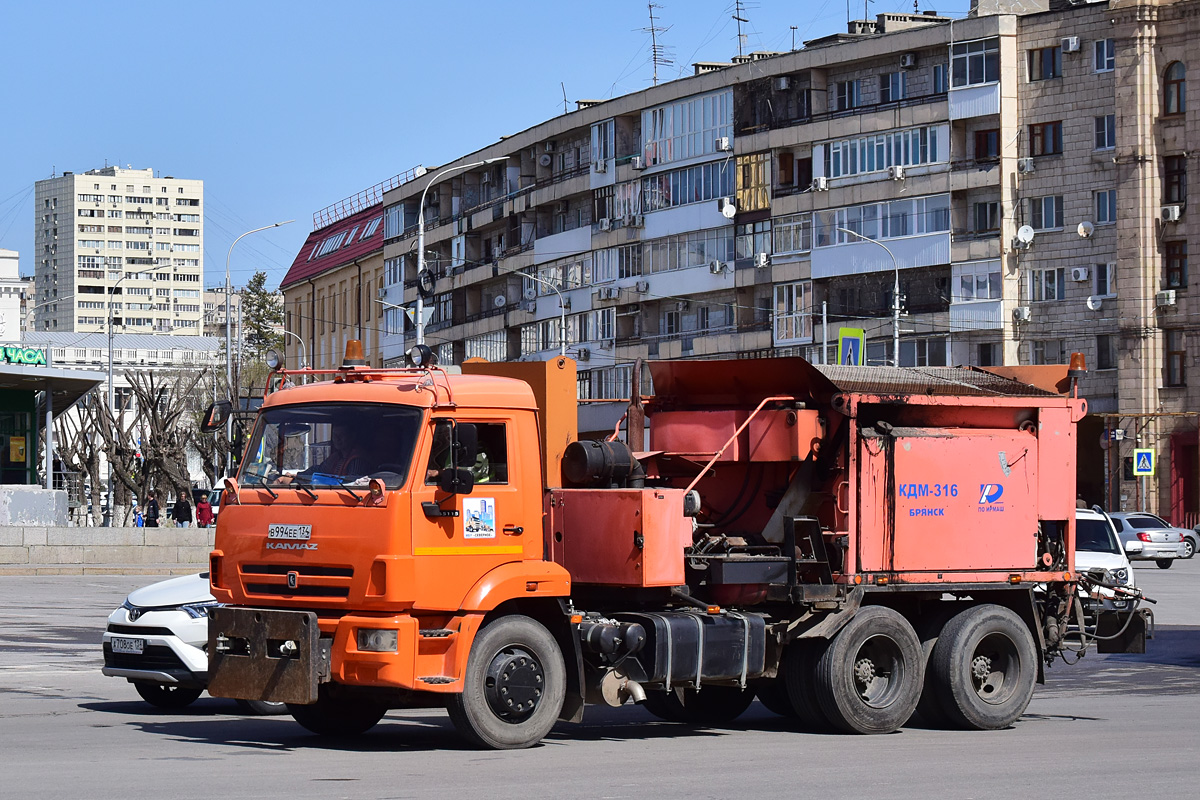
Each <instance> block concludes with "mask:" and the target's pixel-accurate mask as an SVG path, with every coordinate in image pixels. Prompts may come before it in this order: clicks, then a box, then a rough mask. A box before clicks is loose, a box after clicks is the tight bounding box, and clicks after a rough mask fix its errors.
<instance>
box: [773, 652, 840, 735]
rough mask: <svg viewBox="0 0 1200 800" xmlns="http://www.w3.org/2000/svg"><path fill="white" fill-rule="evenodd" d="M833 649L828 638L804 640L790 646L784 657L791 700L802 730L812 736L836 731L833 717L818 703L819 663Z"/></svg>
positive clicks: (785, 673)
mask: <svg viewBox="0 0 1200 800" xmlns="http://www.w3.org/2000/svg"><path fill="white" fill-rule="evenodd" d="M828 646H829V642H828V640H825V639H800V640H797V641H795V642H792V643H791V644H790V645H788V649H787V653H786V655H785V656H784V660H783V668H784V680H785V682H786V684H787V690H788V700H789V701H790V702H791V704H792V712H793V715H794V716H795V717H796V719H797V720H799V722H800V727H801V728H803V729H804V730H806V731H810V732H812V733H827V732H829V731H831V730H833V725H832V724H831V723H830V721H829V717H827V716H826V715H825V712H824V711H822V710H821V703H820V701H819V700H817V661H818V660H819V659H820V658H821V655H822V654H823V653H824V652H825V648H826V647H828Z"/></svg>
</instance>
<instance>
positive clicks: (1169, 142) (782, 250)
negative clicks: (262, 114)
mask: <svg viewBox="0 0 1200 800" xmlns="http://www.w3.org/2000/svg"><path fill="white" fill-rule="evenodd" d="M1197 20H1200V2H1197V1H1196V0H1141V1H1140V2H1136V1H1134V0H1109V1H1108V2H1105V1H1104V0H1100V2H1088V1H1087V0H1075V2H1072V1H1071V0H1021V1H1020V2H1013V1H1012V0H978V2H977V3H975V4H974V8H973V10H972V14H971V16H969V17H968V18H966V19H962V20H953V21H951V20H949V19H945V18H940V17H937V16H936V15H933V14H880V15H879V16H878V17H877V18H876V19H875V20H873V21H855V22H852V23H850V25H849V29H848V31H847V32H846V33H843V34H836V35H832V36H828V37H824V38H822V39H818V40H814V41H810V42H806V43H805V46H804V47H803V49H801V50H798V51H793V52H788V53H755V54H751V55H749V56H745V57H741V58H738V59H734V61H732V62H730V63H712V62H704V63H698V64H696V65H695V75H693V76H691V77H688V78H685V79H682V80H678V81H674V82H671V83H666V84H662V85H659V86H656V87H653V88H648V89H645V90H643V91H640V92H636V93H633V94H629V95H626V96H623V97H618V98H615V99H613V100H608V101H604V102H584V101H581V102H580V103H579V108H578V110H576V111H574V112H571V113H568V114H564V115H562V116H559V117H555V118H553V119H550V120H546V121H544V122H541V123H539V124H537V125H535V126H533V127H531V128H529V129H527V130H524V131H521V132H519V133H516V134H514V135H511V136H506V137H503V138H502V139H501V140H500V141H499V142H497V143H494V144H488V145H487V146H485V147H482V148H481V149H479V150H477V151H475V152H472V153H469V154H466V155H463V156H462V157H461V158H459V159H457V160H455V161H454V162H451V163H450V164H448V165H445V166H444V167H442V168H437V169H430V170H429V172H428V173H427V174H422V175H415V176H413V178H412V179H410V180H406V181H401V182H399V183H397V185H395V186H394V187H392V188H390V189H389V190H388V191H387V192H386V193H385V195H384V197H383V202H382V216H383V236H384V241H383V252H382V259H383V274H384V284H383V287H382V291H383V292H384V293H385V294H386V296H387V297H389V298H391V299H390V301H389V302H390V303H392V304H395V306H402V307H403V308H394V307H392V306H389V307H388V308H387V312H388V313H390V314H392V315H393V318H391V319H385V326H384V330H385V334H384V336H383V340H382V343H381V344H382V349H383V352H384V353H385V354H386V356H385V359H386V360H387V361H388V362H394V361H398V360H399V359H400V358H401V354H402V353H403V352H404V351H405V350H406V349H407V347H408V346H410V345H411V344H412V343H413V342H414V341H415V339H414V331H413V330H412V326H410V325H406V324H403V318H404V316H405V314H406V311H407V313H408V314H409V315H410V316H412V315H413V312H414V311H415V306H416V304H417V301H418V296H420V301H421V305H422V306H423V307H424V308H425V309H427V311H428V313H429V319H428V324H427V325H426V326H425V328H424V334H425V339H426V342H427V344H429V345H430V346H432V347H434V349H435V350H436V351H437V352H438V355H439V357H440V359H441V361H442V363H450V364H457V363H460V362H461V361H462V360H464V359H467V358H473V357H479V358H485V359H489V360H514V359H544V358H548V357H551V356H552V355H555V354H558V353H559V352H561V351H565V352H567V353H568V354H569V355H571V356H573V357H574V358H576V359H577V361H578V362H579V370H580V372H579V396H580V397H581V398H583V399H592V400H596V399H603V398H623V397H627V396H628V393H629V391H630V386H631V377H632V369H633V365H634V363H635V362H636V360H637V359H639V358H641V359H653V358H677V357H692V358H734V357H744V356H748V355H803V356H805V357H807V358H809V359H810V360H813V361H818V362H819V361H823V360H829V359H832V358H833V357H834V353H835V349H836V348H835V345H836V342H837V341H838V338H839V336H840V335H841V334H842V333H844V332H856V331H859V330H861V331H863V332H864V333H865V337H866V348H865V355H866V359H867V363H869V364H884V363H892V362H894V361H898V363H900V364H901V365H905V366H916V367H920V366H926V365H930V366H932V365H942V364H966V365H978V366H992V365H1002V364H1003V365H1024V364H1056V363H1058V364H1061V363H1066V361H1067V359H1068V357H1069V354H1070V353H1072V352H1081V353H1083V354H1085V356H1086V358H1087V363H1088V365H1089V369H1090V373H1089V376H1088V378H1087V380H1086V381H1085V383H1084V385H1083V387H1082V392H1083V393H1084V395H1085V396H1086V397H1087V399H1088V401H1089V411H1090V414H1089V416H1088V417H1087V419H1086V420H1085V421H1084V423H1083V424H1082V425H1081V428H1080V447H1081V454H1082V458H1081V459H1080V461H1081V464H1082V465H1083V466H1082V467H1081V471H1080V475H1079V489H1080V493H1081V495H1082V497H1083V498H1084V499H1085V500H1086V501H1088V502H1089V503H1093V502H1094V503H1101V504H1103V505H1105V506H1106V507H1108V508H1110V509H1121V508H1134V507H1144V508H1148V509H1150V510H1157V511H1159V512H1161V513H1162V514H1164V515H1165V516H1167V517H1169V518H1171V519H1172V520H1174V521H1177V522H1186V523H1188V524H1191V523H1192V522H1194V521H1195V517H1196V516H1197V512H1198V511H1200V447H1198V444H1200V442H1198V440H1197V420H1198V418H1197V416H1196V413H1195V411H1193V409H1198V408H1200V402H1197V401H1198V400H1200V390H1197V388H1196V386H1195V384H1196V383H1197V381H1196V380H1195V378H1194V376H1192V377H1193V380H1192V381H1191V384H1192V385H1191V386H1190V387H1189V380H1188V378H1189V372H1191V371H1192V370H1193V367H1194V365H1195V363H1196V359H1197V353H1200V348H1198V345H1197V338H1196V337H1197V335H1198V334H1197V327H1196V316H1197V314H1198V313H1200V301H1194V300H1192V299H1191V298H1190V297H1189V291H1188V283H1189V275H1188V267H1187V250H1188V240H1189V238H1190V233H1191V230H1192V228H1193V227H1195V226H1197V225H1198V224H1200V223H1196V222H1194V221H1193V220H1192V219H1190V218H1189V215H1188V212H1187V208H1188V196H1189V195H1188V192H1189V188H1188V180H1187V173H1188V172H1189V164H1190V161H1191V160H1192V159H1191V156H1190V154H1192V153H1195V152H1200V149H1198V148H1197V146H1196V145H1191V144H1190V142H1191V141H1193V139H1194V137H1195V136H1196V134H1195V133H1194V131H1196V122H1194V121H1193V120H1195V119H1196V114H1197V112H1198V111H1200V99H1198V100H1196V101H1192V100H1191V99H1190V98H1189V90H1188V69H1187V60H1188V52H1187V43H1188V42H1189V41H1190V40H1191V38H1192V37H1193V36H1194V35H1195V34H1196V33H1197V27H1198V26H1200V22H1197ZM1194 91H1195V90H1193V92H1194ZM493 159H503V160H502V161H498V162H495V161H493V163H487V164H481V163H480V162H484V161H488V160H493ZM422 197H424V218H425V222H426V224H425V237H426V238H425V248H424V250H425V253H424V255H425V258H424V263H425V266H426V268H427V274H424V275H420V276H418V274H417V260H418V259H417V253H416V241H417V219H418V213H419V211H420V207H421V202H422ZM1191 216H1195V215H1194V214H1193V215H1191ZM307 246H308V245H306V247H307ZM897 282H898V283H899V292H898V293H896V292H895V291H894V285H895V284H896V283H897ZM348 285H349V286H352V285H353V284H352V283H350V284H348ZM375 285H377V284H375ZM297 286H298V285H293V286H290V287H288V286H285V292H287V293H288V298H289V301H288V302H289V305H288V308H289V309H290V310H291V312H292V314H293V315H294V316H293V317H292V319H293V323H290V324H295V325H305V324H310V322H311V324H322V320H327V319H328V314H329V312H328V311H319V310H317V309H318V306H316V305H314V304H313V299H312V298H311V297H310V298H309V299H308V300H307V301H306V302H307V303H308V306H307V307H305V306H304V305H303V304H301V303H296V302H294V301H293V299H292V298H293V292H294V291H296V289H297ZM361 290H362V287H361V286H360V287H359V291H360V292H361ZM897 294H898V296H897ZM897 305H898V306H899V309H900V311H901V312H902V315H901V317H900V320H899V325H896V323H895V316H894V311H895V309H896V306H897ZM896 339H898V347H897V346H896ZM894 348H895V349H896V350H898V354H894ZM372 350H374V348H372ZM897 355H898V358H897ZM643 377H644V380H643V384H642V385H643V387H647V386H648V383H647V382H646V380H645V379H646V378H648V376H643ZM585 408H586V413H588V414H593V413H601V412H600V411H597V410H596V409H602V408H603V406H602V405H590V406H587V407H585ZM614 419H615V417H614ZM581 426H582V427H591V426H589V425H588V424H586V423H585V422H583V421H581ZM595 427H597V428H598V427H600V425H599V423H597V424H596V425H595ZM1102 442H1104V443H1108V442H1111V446H1107V447H1102ZM1135 447H1137V448H1148V449H1152V450H1155V451H1156V453H1157V455H1158V464H1157V470H1156V474H1155V475H1153V476H1150V477H1149V478H1146V479H1138V478H1136V477H1135V476H1134V475H1133V474H1132V456H1133V449H1134V448H1135Z"/></svg>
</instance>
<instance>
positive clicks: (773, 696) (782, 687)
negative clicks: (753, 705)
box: [754, 665, 796, 717]
mask: <svg viewBox="0 0 1200 800" xmlns="http://www.w3.org/2000/svg"><path fill="white" fill-rule="evenodd" d="M754 696H755V697H757V698H758V701H759V702H760V703H762V704H763V706H765V707H766V709H767V711H770V712H771V713H772V714H778V715H779V716H781V717H795V716H796V710H795V709H794V708H792V700H791V698H790V697H788V690H787V679H786V678H785V677H784V676H783V673H782V665H781V666H780V675H779V676H778V677H776V678H762V679H760V680H759V681H758V682H757V683H756V684H755V686H754Z"/></svg>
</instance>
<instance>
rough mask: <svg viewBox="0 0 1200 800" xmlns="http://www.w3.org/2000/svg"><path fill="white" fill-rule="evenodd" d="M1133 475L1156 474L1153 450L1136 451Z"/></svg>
mask: <svg viewBox="0 0 1200 800" xmlns="http://www.w3.org/2000/svg"><path fill="white" fill-rule="evenodd" d="M1133 474H1134V475H1153V474H1154V451H1153V450H1141V449H1139V450H1134V451H1133Z"/></svg>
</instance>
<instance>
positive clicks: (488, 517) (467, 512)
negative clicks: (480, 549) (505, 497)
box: [463, 497, 496, 539]
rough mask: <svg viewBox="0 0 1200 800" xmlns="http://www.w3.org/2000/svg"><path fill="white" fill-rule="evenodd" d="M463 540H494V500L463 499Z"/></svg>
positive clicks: (479, 498)
mask: <svg viewBox="0 0 1200 800" xmlns="http://www.w3.org/2000/svg"><path fill="white" fill-rule="evenodd" d="M463 518H464V522H463V538H465V539H495V538H496V498H494V497H464V498H463Z"/></svg>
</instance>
